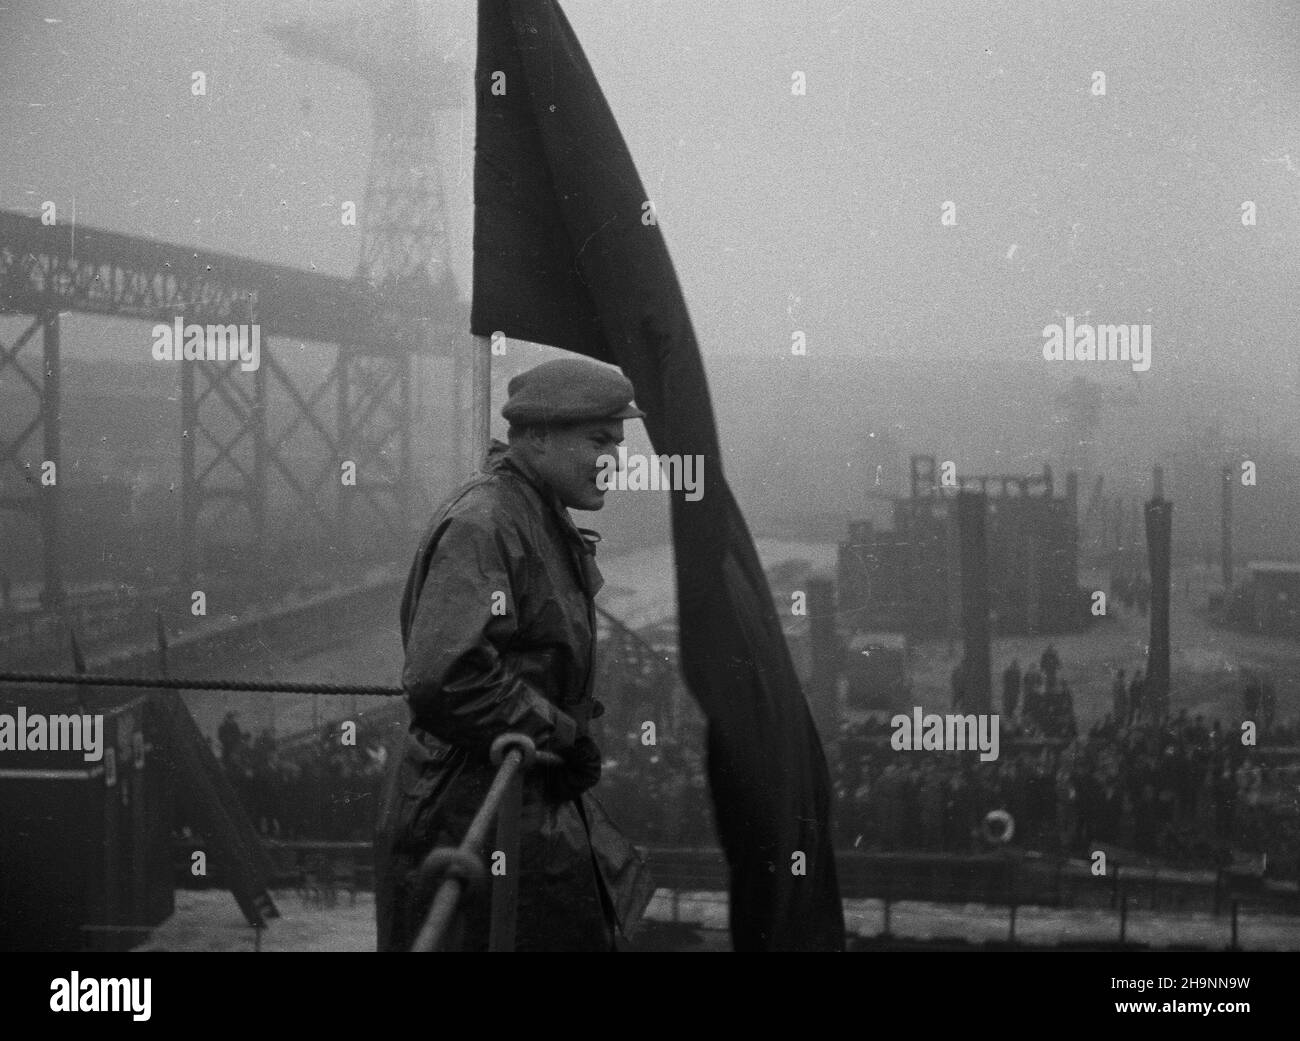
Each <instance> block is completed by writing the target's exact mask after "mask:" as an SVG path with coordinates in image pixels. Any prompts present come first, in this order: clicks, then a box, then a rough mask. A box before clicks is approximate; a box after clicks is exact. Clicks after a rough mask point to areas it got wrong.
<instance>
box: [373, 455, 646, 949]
mask: <svg viewBox="0 0 1300 1041" xmlns="http://www.w3.org/2000/svg"><path fill="white" fill-rule="evenodd" d="M505 453H506V446H505V445H504V444H502V443H501V442H499V441H494V442H493V444H492V449H491V451H490V452H489V453H488V456H487V459H486V461H485V463H484V465H483V467H482V469H481V470H480V471H479V472H478V473H476V474H475V475H474V476H473V477H472V478H471V479H470V480H469V481H468V482H467V483H466V484H464V485H462V486H461V488H460V489H459V490H458V491H457V492H456V494H455V495H454V496H453V497H452V498H451V500H449V501H448V502H447V503H446V504H444V505H443V506H442V508H441V509H440V510H439V511H438V513H437V515H436V516H435V517H434V519H433V521H432V523H431V524H430V525H429V528H428V530H427V532H426V533H425V536H424V538H423V539H422V541H421V543H420V547H419V550H418V552H417V553H416V557H415V563H414V564H413V566H412V568H411V574H410V577H409V579H408V581H407V586H406V592H405V595H404V597H403V600H402V609H401V624H402V643H403V646H404V648H405V651H406V663H405V667H404V668H403V671H402V687H403V689H404V690H405V691H406V697H407V701H408V702H409V704H410V707H411V717H412V721H411V726H410V730H409V732H408V734H407V736H406V739H405V747H404V748H403V749H402V750H401V753H400V754H398V755H397V756H395V757H394V760H395V761H394V764H393V767H392V769H391V770H390V772H389V775H388V777H387V780H386V783H385V786H384V788H385V791H384V795H383V805H382V808H381V815H380V820H379V825H378V830H377V835H376V850H375V853H376V892H375V901H376V912H377V916H378V925H379V949H380V950H409V949H410V946H411V942H412V941H413V940H414V938H415V935H416V933H417V932H418V931H419V927H420V923H421V921H422V919H423V916H424V914H425V912H426V910H427V907H428V900H429V894H428V893H427V892H425V893H421V892H420V890H419V887H418V886H417V881H416V872H417V869H418V867H419V864H420V862H421V860H422V859H423V858H424V855H425V854H426V853H427V852H428V851H429V850H430V849H432V848H433V847H434V846H435V845H453V846H454V845H456V844H457V843H458V842H459V841H460V840H461V838H462V837H463V835H464V834H465V831H466V830H467V828H468V827H469V823H470V820H471V819H472V818H473V816H474V813H475V811H476V810H477V809H478V807H479V805H480V804H481V803H482V801H483V797H484V795H485V794H486V793H487V790H488V786H489V785H490V784H491V781H492V777H493V775H494V773H495V768H494V767H493V766H492V765H491V764H490V762H489V761H488V749H489V747H490V746H491V744H492V741H493V739H494V738H496V737H497V736H498V735H499V734H502V733H504V732H506V731H522V732H523V733H525V734H528V735H529V736H530V737H532V738H533V740H534V741H535V742H536V744H537V747H538V749H541V750H550V751H559V750H561V749H562V748H564V747H565V746H567V745H571V744H572V743H573V740H574V738H575V736H576V735H577V734H581V733H585V732H586V730H587V726H588V723H589V720H590V718H591V717H592V715H593V709H594V707H595V706H596V702H595V701H594V700H593V698H592V683H593V679H594V676H593V672H594V654H595V635H596V629H595V609H594V606H593V603H592V597H594V596H595V594H596V592H597V590H598V589H599V587H600V583H601V578H600V572H599V571H598V570H597V569H596V566H595V560H594V548H593V545H592V541H593V540H591V539H589V538H588V537H586V536H584V534H583V532H582V531H581V530H580V529H578V528H576V527H575V526H574V524H573V521H572V519H571V518H570V517H569V514H568V512H567V511H566V510H565V509H564V507H563V506H562V505H561V504H560V502H559V500H558V499H557V498H555V497H554V495H553V494H552V493H550V492H549V491H547V490H545V489H544V487H543V486H542V485H541V484H540V483H538V482H537V481H536V480H535V479H534V477H533V476H532V475H531V474H530V473H529V472H527V471H526V469H525V468H524V467H523V466H522V465H521V464H519V463H518V462H516V461H515V460H514V459H512V458H510V457H508V456H507V455H506V454H505ZM598 711H599V710H598V709H597V710H596V712H597V713H598ZM520 830H521V840H520V858H519V859H520V864H519V865H518V870H519V871H520V872H521V874H520V878H519V883H520V890H519V911H518V919H517V932H516V949H517V950H521V951H524V950H609V949H610V948H611V946H612V944H613V940H614V935H615V934H616V933H620V934H621V935H622V936H623V937H626V936H628V935H629V934H630V933H631V932H632V930H633V929H634V927H635V925H636V923H637V922H638V921H639V919H640V916H641V913H642V912H643V911H644V909H645V905H646V904H647V902H648V901H649V899H650V896H651V893H652V892H653V886H652V884H651V882H650V879H649V874H648V872H647V871H646V870H645V866H644V863H643V861H642V859H641V857H640V855H639V854H638V853H637V852H636V851H635V850H634V849H633V848H632V846H631V845H630V844H629V843H628V842H627V840H626V839H625V838H624V837H623V836H622V834H621V833H619V832H618V831H617V830H616V829H615V828H614V826H613V825H612V823H611V822H610V821H609V819H608V817H607V816H606V815H605V813H604V811H603V809H602V808H601V807H600V804H599V803H598V802H597V801H596V800H595V799H594V798H593V797H592V794H591V792H586V793H584V794H583V796H582V798H581V799H580V800H576V801H575V800H568V799H565V798H564V795H563V793H562V791H561V790H559V788H558V785H557V780H556V777H555V776H554V770H553V769H548V768H545V767H535V768H534V769H533V770H531V771H530V772H529V773H528V774H527V775H526V776H525V779H524V790H523V813H522V822H521V829H520ZM494 833H495V829H492V831H490V832H489V836H491V835H493V834H494ZM490 842H491V837H489V843H490ZM480 852H481V854H482V855H483V858H484V863H485V864H490V863H491V850H490V849H486V850H482V851H480ZM506 867H507V870H513V869H514V868H513V866H512V865H507V866H506ZM489 890H490V885H489V884H488V882H487V880H485V882H484V884H483V885H481V886H478V887H475V888H474V889H472V890H470V891H469V893H468V894H466V895H465V896H463V897H462V904H461V906H462V908H463V909H464V917H463V920H462V929H463V932H462V934H461V935H460V937H459V942H460V945H461V946H462V947H463V948H464V949H469V950H476V949H477V950H483V949H486V946H487V935H488V896H489Z"/></svg>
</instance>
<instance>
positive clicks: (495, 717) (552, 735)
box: [402, 517, 577, 752]
mask: <svg viewBox="0 0 1300 1041" xmlns="http://www.w3.org/2000/svg"><path fill="white" fill-rule="evenodd" d="M510 539H511V534H510V532H509V530H508V529H506V530H503V529H502V528H501V527H499V526H493V525H488V524H487V523H484V522H481V521H478V520H477V519H475V518H467V517H458V518H454V519H452V520H451V521H450V522H449V523H448V524H447V526H446V528H445V529H444V530H443V532H442V533H441V536H440V537H439V539H438V540H437V543H436V546H435V549H434V551H433V553H432V555H431V557H430V559H429V565H428V571H427V573H426V575H425V578H424V582H423V584H422V585H421V587H420V592H419V599H418V601H417V605H416V609H415V615H414V618H413V619H412V623H411V629H410V636H409V639H408V642H407V647H406V663H405V665H404V667H403V669H402V688H403V689H404V690H405V691H406V696H407V700H408V701H409V702H410V705H411V709H412V712H413V714H414V717H415V720H416V722H417V723H419V725H420V726H422V727H424V728H425V729H426V730H428V731H429V732H430V733H432V734H435V735H437V736H438V737H440V738H442V739H443V740H444V741H450V742H452V743H453V744H458V745H462V746H466V747H469V748H471V749H473V750H474V751H477V752H486V751H487V750H488V749H489V748H490V747H491V744H492V741H493V739H495V738H496V737H497V736H498V735H500V734H503V733H505V732H506V731H518V732H521V733H524V734H527V735H528V736H529V737H531V738H532V739H533V740H534V742H536V744H537V747H538V749H545V750H550V751H561V750H563V749H565V748H567V747H569V746H571V745H572V744H573V742H574V739H575V737H576V735H577V724H576V723H575V722H574V720H573V718H572V717H571V716H569V715H567V714H566V713H564V712H563V711H561V710H560V709H559V708H557V707H556V706H555V705H554V704H553V703H552V702H551V701H549V700H548V699H547V698H546V697H545V696H544V695H543V694H542V693H541V691H539V690H537V689H535V688H534V687H533V686H532V685H531V684H529V683H528V682H526V681H525V680H524V679H523V678H521V676H520V675H519V671H520V670H519V669H518V662H517V660H512V655H511V654H510V653H509V651H508V648H509V646H510V644H511V640H512V638H513V637H514V635H515V631H516V626H517V621H518V614H517V612H516V603H515V589H514V582H513V580H512V573H511V568H510V565H509V561H510V559H511V552H510V546H509V542H510ZM514 559H516V560H518V559H522V549H521V548H520V547H516V553H515V555H514Z"/></svg>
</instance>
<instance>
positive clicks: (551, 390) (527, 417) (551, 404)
mask: <svg viewBox="0 0 1300 1041" xmlns="http://www.w3.org/2000/svg"><path fill="white" fill-rule="evenodd" d="M506 391H507V392H508V394H509V395H510V397H509V399H508V400H507V401H506V403H505V405H504V406H503V407H502V409H501V415H502V416H504V417H505V418H506V420H507V421H508V422H510V423H518V424H520V425H525V426H526V425H528V424H532V423H582V422H586V421H589V420H600V419H640V418H642V417H643V416H644V415H645V413H644V412H642V411H641V410H640V409H639V408H637V407H636V406H635V405H633V404H632V381H631V380H629V379H628V378H627V377H626V376H624V375H623V374H622V373H621V372H620V371H619V370H618V369H616V368H614V367H613V366H612V365H602V364H601V363H600V362H596V361H589V360H588V359H586V358H556V359H555V360H554V361H547V362H543V363H542V364H541V365H537V366H535V367H533V368H531V369H529V370H528V371H527V372H521V373H520V374H519V375H518V376H515V377H514V378H513V379H512V380H511V381H510V382H509V383H508V384H507V385H506Z"/></svg>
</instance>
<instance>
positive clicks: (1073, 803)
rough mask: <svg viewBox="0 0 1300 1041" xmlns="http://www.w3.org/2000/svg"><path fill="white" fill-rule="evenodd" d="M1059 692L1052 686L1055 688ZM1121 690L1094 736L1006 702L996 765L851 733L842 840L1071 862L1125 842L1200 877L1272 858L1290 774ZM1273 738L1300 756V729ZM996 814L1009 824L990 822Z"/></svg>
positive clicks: (1209, 727) (843, 782)
mask: <svg viewBox="0 0 1300 1041" xmlns="http://www.w3.org/2000/svg"><path fill="white" fill-rule="evenodd" d="M1011 671H1012V670H1011V669H1008V672H1011ZM1044 671H1045V672H1047V675H1048V676H1050V675H1051V673H1050V672H1048V671H1047V670H1044ZM1052 686H1053V684H1052V682H1051V680H1050V679H1048V680H1045V682H1044V684H1043V689H1044V691H1045V692H1046V691H1050V690H1051V689H1052ZM1122 686H1123V697H1120V696H1119V695H1118V693H1117V695H1116V703H1115V706H1114V709H1113V711H1112V712H1111V713H1109V714H1107V716H1106V717H1105V718H1103V719H1102V720H1100V721H1099V722H1098V723H1097V724H1096V725H1094V726H1093V727H1092V728H1091V729H1090V730H1088V731H1087V733H1082V734H1080V733H1077V732H1075V728H1074V726H1073V720H1072V717H1071V719H1070V720H1069V724H1070V725H1068V726H1062V725H1060V723H1059V722H1054V721H1053V720H1052V719H1051V718H1050V717H1049V720H1048V724H1047V725H1042V712H1041V710H1040V711H1039V712H1035V711H1034V705H1033V702H1031V703H1030V708H1029V710H1028V711H1026V712H1024V713H1020V714H1017V713H1015V712H1014V711H1013V712H1011V713H1007V712H1006V705H1005V703H1004V722H1003V724H1002V727H1001V735H1002V738H1001V752H1000V755H999V758H998V759H997V761H995V762H987V763H985V762H980V761H979V758H978V756H977V755H973V754H964V753H952V754H945V755H928V756H923V757H922V756H908V755H900V754H899V753H898V752H896V751H894V750H893V749H892V748H891V747H890V745H889V741H888V727H887V726H886V725H885V724H884V723H876V724H871V725H864V726H859V727H857V728H854V729H851V730H850V731H849V733H848V734H847V740H845V741H844V742H842V745H841V754H840V756H839V758H838V763H837V770H836V777H835V794H836V801H837V810H836V828H837V833H838V834H837V838H838V840H839V842H840V843H841V844H843V845H849V846H853V847H855V848H858V849H873V850H930V851H947V852H953V853H970V852H976V851H980V850H986V849H988V848H990V847H991V846H993V845H997V844H1001V843H1002V842H1004V841H1009V842H1011V843H1013V844H1016V845H1022V846H1024V847H1025V848H1034V849H1039V850H1042V851H1045V852H1054V853H1061V854H1065V855H1069V856H1087V855H1088V854H1089V853H1090V852H1091V851H1092V850H1094V849H1096V848H1097V847H1098V845H1106V844H1113V845H1118V846H1121V847H1124V848H1130V849H1135V850H1138V851H1139V852H1142V853H1147V854H1151V855H1158V856H1162V857H1165V858H1168V859H1170V860H1173V861H1175V862H1180V863H1184V864H1187V865H1189V866H1190V865H1193V864H1198V865H1205V866H1209V865H1211V864H1216V863H1220V862H1222V861H1223V859H1224V857H1225V855H1226V851H1227V850H1230V849H1232V850H1238V851H1244V852H1260V851H1261V850H1263V849H1264V848H1265V847H1266V841H1265V840H1266V833H1267V830H1268V819H1269V818H1268V812H1269V811H1268V806H1267V803H1268V798H1267V795H1266V793H1267V792H1269V791H1271V790H1274V789H1276V788H1278V787H1279V786H1278V785H1276V784H1275V783H1274V782H1275V781H1277V780H1280V779H1281V775H1280V774H1279V776H1278V777H1276V778H1275V777H1274V776H1272V774H1273V772H1274V771H1280V770H1286V769H1288V764H1285V763H1274V762H1270V761H1269V760H1268V757H1267V756H1266V755H1261V754H1260V752H1261V747H1260V746H1254V747H1252V746H1249V745H1246V744H1243V742H1242V740H1241V733H1242V732H1241V729H1240V728H1239V726H1237V725H1236V724H1233V725H1232V726H1230V727H1228V728H1226V729H1225V728H1224V727H1223V726H1222V725H1221V723H1220V722H1219V721H1218V720H1214V721H1212V722H1209V723H1207V721H1206V720H1205V719H1204V718H1203V717H1202V716H1199V715H1198V716H1195V717H1190V718H1189V716H1188V714H1187V713H1186V711H1182V712H1179V713H1178V714H1177V715H1175V716H1170V715H1166V714H1163V713H1161V712H1160V711H1159V710H1158V708H1157V707H1155V706H1152V705H1149V704H1148V703H1147V702H1146V701H1145V700H1144V696H1143V686H1142V678H1141V673H1140V672H1139V673H1138V674H1136V676H1135V677H1134V679H1133V681H1132V682H1131V683H1127V684H1123V685H1122ZM1120 687H1121V683H1120V680H1119V678H1118V677H1117V680H1116V691H1117V692H1118V691H1119V689H1120ZM1008 689H1009V688H1008ZM1020 689H1021V690H1023V689H1024V688H1023V687H1021V688H1020ZM1058 689H1059V688H1058ZM1261 697H1262V695H1261ZM1041 703H1042V704H1048V705H1050V704H1051V703H1052V702H1051V699H1050V698H1049V699H1046V700H1045V701H1044V702H1041ZM1060 712H1061V714H1063V713H1064V708H1062V709H1061V710H1060ZM1261 733H1262V734H1263V737H1262V738H1261V741H1266V742H1267V746H1265V747H1281V746H1286V745H1292V744H1294V743H1295V742H1296V741H1297V739H1300V723H1297V722H1291V723H1289V724H1287V725H1280V726H1274V725H1273V723H1272V720H1271V719H1270V720H1269V723H1268V726H1267V728H1266V729H1264V730H1263V731H1261ZM1290 768H1291V769H1292V770H1293V769H1294V767H1290ZM1292 787H1294V786H1292ZM990 814H995V815H997V816H998V817H1002V818H1003V821H1002V822H992V824H991V822H990ZM1006 816H1009V817H1010V819H1011V822H1012V826H1011V828H1010V829H1009V831H1010V834H1008V829H1007V828H1006V826H1005V817H1006Z"/></svg>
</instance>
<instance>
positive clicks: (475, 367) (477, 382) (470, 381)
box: [459, 336, 492, 477]
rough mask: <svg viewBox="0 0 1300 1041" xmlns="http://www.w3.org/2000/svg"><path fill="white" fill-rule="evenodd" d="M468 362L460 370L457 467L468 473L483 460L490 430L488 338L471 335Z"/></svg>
mask: <svg viewBox="0 0 1300 1041" xmlns="http://www.w3.org/2000/svg"><path fill="white" fill-rule="evenodd" d="M469 355H470V357H469V364H468V365H466V366H464V368H463V369H462V370H461V373H462V380H463V384H462V395H463V396H462V398H461V403H462V404H461V424H462V425H461V437H460V459H459V464H460V470H461V476H462V477H468V476H469V475H470V474H472V473H473V472H474V471H475V470H477V469H478V466H479V464H480V463H481V462H482V461H483V453H485V452H486V451H487V449H488V441H489V438H490V434H491V425H492V424H491V420H492V415H491V410H492V341H491V339H490V338H489V337H487V336H471V337H470V344H469Z"/></svg>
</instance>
